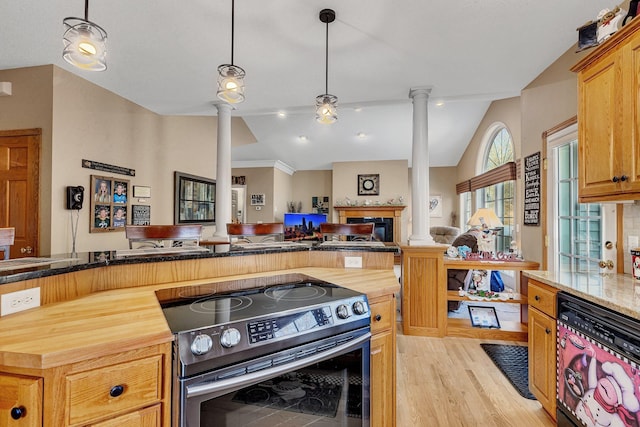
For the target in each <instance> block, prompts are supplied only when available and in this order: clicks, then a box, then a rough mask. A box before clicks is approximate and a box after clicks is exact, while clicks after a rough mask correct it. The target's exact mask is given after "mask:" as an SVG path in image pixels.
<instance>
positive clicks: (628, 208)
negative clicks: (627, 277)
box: [622, 200, 640, 274]
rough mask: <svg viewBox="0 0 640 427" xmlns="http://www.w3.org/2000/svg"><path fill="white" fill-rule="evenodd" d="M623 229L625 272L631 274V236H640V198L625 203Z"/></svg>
mask: <svg viewBox="0 0 640 427" xmlns="http://www.w3.org/2000/svg"><path fill="white" fill-rule="evenodd" d="M622 224H623V225H622V229H623V231H624V232H623V236H624V239H623V240H624V242H623V243H622V245H623V248H624V272H625V274H631V252H629V251H630V250H631V249H632V248H630V247H629V236H638V237H639V238H640V200H636V201H635V202H634V203H632V204H627V203H625V204H624V216H623V218H622ZM638 246H640V245H638Z"/></svg>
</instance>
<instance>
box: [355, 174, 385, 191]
mask: <svg viewBox="0 0 640 427" xmlns="http://www.w3.org/2000/svg"><path fill="white" fill-rule="evenodd" d="M379 195H380V174H378V173H376V174H362V175H358V196H379Z"/></svg>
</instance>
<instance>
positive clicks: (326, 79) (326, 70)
mask: <svg viewBox="0 0 640 427" xmlns="http://www.w3.org/2000/svg"><path fill="white" fill-rule="evenodd" d="M87 1H89V0H87ZM326 25H327V32H326V35H325V43H324V47H325V48H324V63H325V67H324V93H325V94H328V93H329V21H327V23H326Z"/></svg>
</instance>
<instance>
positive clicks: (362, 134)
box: [356, 132, 367, 139]
mask: <svg viewBox="0 0 640 427" xmlns="http://www.w3.org/2000/svg"><path fill="white" fill-rule="evenodd" d="M356 136H357V137H358V138H360V139H365V138H366V137H367V134H366V133H364V132H358V133H357V134H356Z"/></svg>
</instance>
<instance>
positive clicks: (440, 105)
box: [436, 101, 444, 107]
mask: <svg viewBox="0 0 640 427" xmlns="http://www.w3.org/2000/svg"><path fill="white" fill-rule="evenodd" d="M443 105H444V101H437V102H436V107H442V106H443Z"/></svg>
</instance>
